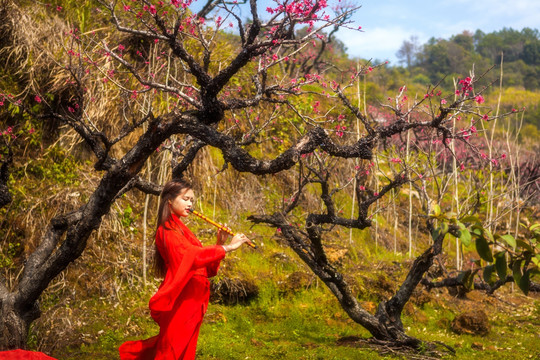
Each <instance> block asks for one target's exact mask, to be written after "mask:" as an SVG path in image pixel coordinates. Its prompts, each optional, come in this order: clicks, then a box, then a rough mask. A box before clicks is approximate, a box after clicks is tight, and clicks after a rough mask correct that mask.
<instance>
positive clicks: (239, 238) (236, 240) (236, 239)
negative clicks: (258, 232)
mask: <svg viewBox="0 0 540 360" xmlns="http://www.w3.org/2000/svg"><path fill="white" fill-rule="evenodd" d="M246 242H249V239H248V237H247V236H246V235H244V234H236V235H234V236H233V238H232V240H231V242H230V244H228V245H226V246H225V250H226V251H234V250H236V249H238V248H239V247H240V246H242V244H244V243H246Z"/></svg>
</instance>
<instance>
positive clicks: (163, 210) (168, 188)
mask: <svg viewBox="0 0 540 360" xmlns="http://www.w3.org/2000/svg"><path fill="white" fill-rule="evenodd" d="M189 189H192V187H191V184H190V183H189V182H187V181H186V180H184V179H172V180H171V181H169V182H168V183H166V184H165V185H164V186H163V190H162V191H161V195H160V201H159V209H158V218H157V224H156V232H157V229H158V228H159V227H160V226H166V225H165V223H166V222H167V220H169V218H170V217H171V207H170V206H169V201H173V200H174V199H175V198H176V197H177V196H178V195H180V194H181V193H182V192H183V191H187V190H189ZM154 271H155V274H156V277H159V278H163V277H165V274H166V273H167V268H166V267H165V261H164V260H163V256H161V254H160V253H159V250H158V248H157V245H155V244H154Z"/></svg>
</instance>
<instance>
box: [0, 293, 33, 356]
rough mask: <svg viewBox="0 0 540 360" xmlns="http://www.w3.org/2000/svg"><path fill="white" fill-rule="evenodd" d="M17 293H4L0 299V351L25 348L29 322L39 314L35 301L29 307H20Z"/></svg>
mask: <svg viewBox="0 0 540 360" xmlns="http://www.w3.org/2000/svg"><path fill="white" fill-rule="evenodd" d="M17 295H18V294H17V293H10V294H4V296H2V298H1V299H0V312H1V314H2V316H1V317H0V351H3V350H12V349H24V348H26V340H27V339H28V330H29V329H30V324H31V323H32V321H34V320H35V319H37V318H38V317H39V316H40V310H39V305H38V303H37V302H35V303H34V304H33V306H30V307H29V308H21V307H20V306H18V304H17V297H18V296H17Z"/></svg>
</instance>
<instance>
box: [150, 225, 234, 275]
mask: <svg viewBox="0 0 540 360" xmlns="http://www.w3.org/2000/svg"><path fill="white" fill-rule="evenodd" d="M158 248H159V250H160V253H161V255H162V256H163V258H164V259H165V262H166V263H167V264H168V266H169V268H170V269H171V270H172V271H173V272H174V271H175V269H178V268H179V267H180V265H181V264H182V261H183V259H184V257H186V256H187V255H189V254H193V264H192V267H193V269H194V270H195V269H198V268H201V267H204V266H210V265H212V266H214V264H215V263H218V265H219V262H220V261H221V260H222V259H223V258H224V257H225V249H223V246H221V245H211V246H204V247H201V246H196V245H193V244H192V243H191V242H190V241H189V240H188V239H186V237H185V236H183V235H182V234H181V233H180V232H178V231H175V230H164V231H163V245H162V246H160V245H159V243H158Z"/></svg>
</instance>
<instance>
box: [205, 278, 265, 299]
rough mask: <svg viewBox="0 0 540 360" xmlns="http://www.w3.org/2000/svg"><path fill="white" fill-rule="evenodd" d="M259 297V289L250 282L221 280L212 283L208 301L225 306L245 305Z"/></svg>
mask: <svg viewBox="0 0 540 360" xmlns="http://www.w3.org/2000/svg"><path fill="white" fill-rule="evenodd" d="M258 295H259V287H258V286H257V285H256V284H255V283H254V282H252V281H250V280H244V279H230V278H223V279H221V280H219V281H212V282H211V286H210V301H211V302H212V303H221V304H226V305H235V304H246V303H248V302H249V301H250V300H252V299H254V298H256V297H257V296H258Z"/></svg>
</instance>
